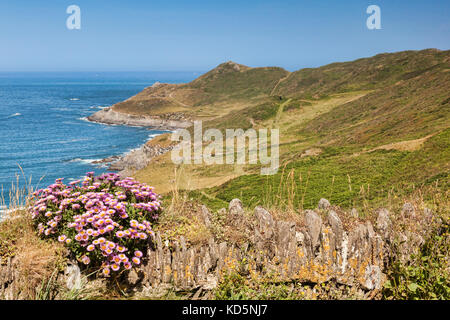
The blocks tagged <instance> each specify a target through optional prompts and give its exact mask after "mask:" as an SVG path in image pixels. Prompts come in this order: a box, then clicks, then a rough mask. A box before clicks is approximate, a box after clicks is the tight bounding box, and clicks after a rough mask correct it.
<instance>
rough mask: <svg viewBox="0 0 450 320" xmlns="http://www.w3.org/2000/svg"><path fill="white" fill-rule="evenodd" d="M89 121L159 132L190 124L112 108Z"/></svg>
mask: <svg viewBox="0 0 450 320" xmlns="http://www.w3.org/2000/svg"><path fill="white" fill-rule="evenodd" d="M87 119H88V120H89V121H92V122H98V123H103V124H110V125H127V126H137V127H151V128H155V129H161V130H176V129H180V128H188V127H190V126H191V125H192V123H191V122H190V121H188V120H184V119H182V118H181V117H178V119H177V120H174V119H171V118H170V117H169V118H161V117H151V116H144V115H133V114H125V113H120V112H117V111H114V110H113V109H112V108H104V109H102V110H100V111H98V112H96V113H94V114H92V115H90V116H89V117H87Z"/></svg>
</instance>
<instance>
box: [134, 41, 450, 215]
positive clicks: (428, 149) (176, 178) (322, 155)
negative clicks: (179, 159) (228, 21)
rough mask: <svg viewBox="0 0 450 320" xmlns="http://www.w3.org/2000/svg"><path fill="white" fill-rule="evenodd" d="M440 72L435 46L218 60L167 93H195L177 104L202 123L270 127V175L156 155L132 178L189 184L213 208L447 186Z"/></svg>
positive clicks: (448, 80)
mask: <svg viewBox="0 0 450 320" xmlns="http://www.w3.org/2000/svg"><path fill="white" fill-rule="evenodd" d="M238 69H239V70H238ZM449 71H450V51H438V50H424V51H417V52H414V51H406V52H399V53H392V54H380V55H377V56H375V57H372V58H365V59H359V60H356V61H352V62H346V63H334V64H331V65H328V66H324V67H320V68H316V69H303V70H299V71H296V72H293V73H287V72H285V71H284V70H282V69H277V68H257V69H252V68H248V67H244V66H240V65H235V64H232V63H226V64H223V65H221V66H219V67H218V68H216V69H214V70H212V71H211V72H208V73H206V74H205V75H203V76H202V77H200V78H199V79H197V80H194V81H193V82H191V83H190V84H186V85H179V86H176V87H174V88H175V89H174V92H178V93H177V94H179V95H180V96H181V93H179V92H183V91H182V90H187V88H189V90H194V89H195V90H200V91H201V92H202V94H201V95H200V98H197V99H198V101H197V102H196V104H195V105H196V106H191V107H186V109H188V110H189V112H190V113H191V115H192V116H193V117H194V118H202V117H203V116H205V115H207V112H206V111H208V112H210V113H211V115H213V114H214V116H210V117H207V119H206V121H204V123H203V127H204V129H207V128H218V129H221V130H224V129H226V128H243V129H248V128H255V129H257V128H279V129H280V158H281V159H280V164H281V168H280V170H279V172H278V173H277V174H276V175H274V176H270V177H267V176H261V175H259V169H260V167H259V165H214V166H206V165H186V166H181V167H175V166H174V165H173V164H172V162H171V160H170V154H165V155H163V156H160V157H158V158H156V159H154V160H153V161H152V162H151V163H150V164H149V166H148V167H147V168H145V169H143V170H141V171H139V172H137V173H136V176H137V178H139V179H141V180H143V181H148V182H150V183H152V184H154V185H155V186H156V187H157V189H159V191H160V192H169V191H170V190H172V189H173V188H174V187H175V186H176V187H177V188H178V189H186V190H195V192H192V193H191V195H192V196H193V197H199V198H200V199H201V200H202V201H204V202H205V203H208V204H209V205H210V206H212V207H213V208H219V207H221V206H225V204H226V203H227V202H229V201H230V200H231V199H232V198H234V197H239V198H241V199H242V200H244V202H245V203H246V204H248V205H249V206H250V207H252V206H254V205H256V204H265V205H274V206H277V205H278V206H290V207H291V208H294V209H295V208H300V207H304V208H309V207H314V206H315V205H316V204H317V201H318V200H319V199H320V198H321V197H328V198H330V200H332V202H333V203H335V204H337V205H340V206H343V207H349V208H350V207H358V208H360V209H361V210H364V208H365V207H367V206H369V205H376V204H378V203H382V202H383V201H386V199H389V197H393V196H400V195H407V194H408V193H409V192H411V191H412V190H414V189H416V188H417V187H420V186H429V185H432V184H434V185H437V186H438V187H439V188H444V190H446V188H447V189H448V186H449V170H450V162H449V160H448V159H450V148H449V146H450V133H449V130H450V129H449V127H450V126H449V124H450V94H449V92H450V72H449ZM262 75H264V76H263V77H262V78H261V76H262ZM276 79H279V80H278V81H277V80H276ZM271 86H272V87H271ZM180 90H181V91H180ZM211 97H214V99H213V100H209V99H211ZM199 101H203V102H199ZM208 101H214V102H211V104H208V103H209V102H208ZM236 101H239V103H237V102H236ZM202 103H205V105H203V104H202ZM199 110H202V111H201V112H200V111H199ZM202 112H203V113H202ZM161 139H168V138H164V137H162V138H161Z"/></svg>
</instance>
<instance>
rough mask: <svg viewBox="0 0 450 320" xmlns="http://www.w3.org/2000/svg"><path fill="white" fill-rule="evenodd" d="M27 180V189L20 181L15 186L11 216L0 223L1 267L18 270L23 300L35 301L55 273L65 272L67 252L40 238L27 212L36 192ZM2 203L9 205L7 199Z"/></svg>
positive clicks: (4, 217) (12, 192)
mask: <svg viewBox="0 0 450 320" xmlns="http://www.w3.org/2000/svg"><path fill="white" fill-rule="evenodd" d="M22 173H23V172H22ZM25 181H26V183H25V187H20V186H19V178H17V181H16V183H15V184H14V183H13V185H12V188H11V191H10V193H9V199H10V201H9V206H8V210H7V214H5V215H4V216H3V217H2V220H1V222H0V267H1V265H5V264H7V263H8V261H10V262H11V263H12V266H13V268H14V270H16V280H17V282H16V284H17V286H18V290H19V293H20V296H21V298H24V299H35V298H36V295H37V293H38V292H37V291H38V290H39V288H40V286H41V285H42V283H44V282H46V281H48V280H49V279H50V278H51V277H52V274H53V273H54V272H55V270H57V271H60V270H62V268H63V266H64V265H65V257H66V256H67V252H66V249H65V248H64V247H63V246H62V245H61V244H59V243H57V242H56V241H51V240H43V239H40V238H39V236H38V235H37V233H36V229H35V227H34V225H33V221H32V219H31V216H30V214H29V213H28V212H27V210H26V208H27V207H28V206H29V195H30V194H31V193H32V192H33V187H32V186H31V178H30V179H29V180H27V179H25ZM2 202H3V203H5V201H4V198H3V197H2Z"/></svg>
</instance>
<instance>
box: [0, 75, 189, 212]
mask: <svg viewBox="0 0 450 320" xmlns="http://www.w3.org/2000/svg"><path fill="white" fill-rule="evenodd" d="M197 76H198V73H197V72H172V71H171V72H0V199H1V198H3V199H4V202H5V203H4V204H3V205H6V206H8V205H9V192H10V190H11V186H12V184H13V183H14V184H16V181H17V179H18V181H19V187H21V188H22V187H25V186H26V181H25V179H27V181H28V182H29V180H30V179H31V186H32V187H33V188H42V187H45V186H47V185H49V184H51V183H53V182H54V180H55V179H57V178H64V179H65V180H64V181H65V182H66V183H69V182H70V181H72V180H76V179H78V178H80V177H82V176H84V174H85V173H86V172H89V171H94V172H95V173H96V174H99V173H102V172H106V171H107V168H106V167H105V166H104V165H103V166H102V165H99V164H94V163H93V162H94V161H96V160H101V159H104V158H107V157H110V156H115V155H122V154H124V153H127V152H129V151H131V150H133V149H135V148H138V147H139V146H141V145H142V144H143V143H144V142H145V141H147V140H148V139H150V138H152V137H154V136H156V135H158V134H161V133H163V132H164V131H161V130H149V129H148V128H142V127H130V126H117V125H104V124H99V123H93V122H89V121H87V120H86V117H87V116H89V115H91V114H93V113H94V112H96V111H98V110H100V109H101V108H104V107H108V106H111V105H113V104H115V103H117V102H120V101H123V100H125V99H128V98H129V97H131V96H133V95H135V94H137V93H138V92H140V91H142V90H143V89H144V88H146V87H148V86H151V85H152V84H154V83H155V82H158V81H159V82H165V83H184V82H189V81H191V80H193V79H195V78H196V77H197ZM22 170H23V173H22ZM0 201H1V200H0ZM4 209H6V208H5V207H0V213H1V211H2V210H4Z"/></svg>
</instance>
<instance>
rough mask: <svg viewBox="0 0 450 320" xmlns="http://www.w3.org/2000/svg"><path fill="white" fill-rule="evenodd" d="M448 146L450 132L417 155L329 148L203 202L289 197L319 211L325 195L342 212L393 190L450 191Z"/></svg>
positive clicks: (237, 182)
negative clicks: (432, 186) (438, 188)
mask: <svg viewBox="0 0 450 320" xmlns="http://www.w3.org/2000/svg"><path fill="white" fill-rule="evenodd" d="M449 145H450V129H447V130H445V131H444V132H442V133H441V134H439V135H436V136H434V137H432V138H430V139H429V140H428V141H427V142H426V143H425V146H424V147H423V149H420V150H417V151H413V152H408V151H403V152H402V151H396V150H390V151H386V150H378V151H374V152H371V153H363V154H361V155H359V156H350V154H348V153H347V154H342V152H345V148H337V147H330V148H325V150H324V153H323V154H321V155H320V156H317V157H309V158H305V159H302V160H299V161H293V162H290V163H288V164H287V165H286V166H285V167H284V168H280V170H279V171H278V173H277V174H276V175H273V176H261V175H259V174H251V175H245V176H241V177H238V178H236V179H233V180H231V181H229V182H227V183H225V184H223V185H221V186H219V187H215V188H210V189H207V190H205V192H206V193H207V194H209V195H211V196H213V199H217V200H214V201H212V200H211V198H207V197H202V201H205V203H208V204H209V205H210V206H211V207H212V208H214V209H217V208H218V207H223V206H224V204H225V203H227V202H229V201H231V200H232V199H233V198H240V199H241V200H242V201H243V202H244V203H245V204H246V205H247V206H248V207H254V206H256V205H267V204H271V203H273V204H276V203H278V204H282V203H283V202H284V203H285V204H286V203H287V200H288V195H289V193H290V194H292V200H293V205H294V207H295V208H314V207H316V206H317V202H318V201H319V199H320V198H323V197H326V198H328V199H329V200H330V201H331V202H332V203H333V204H335V205H339V206H342V207H343V208H351V207H356V208H360V209H361V208H364V207H365V206H368V205H371V206H374V205H377V204H380V205H381V204H383V202H385V201H386V200H387V199H388V197H389V195H390V193H392V192H395V194H396V195H400V194H403V195H406V194H408V193H409V192H411V191H412V190H414V188H416V187H419V186H421V185H429V184H432V183H436V182H437V183H438V184H439V185H440V186H441V187H448V186H449V181H450V179H449V170H450V168H449V163H448V159H450V149H449V148H448V146H449ZM290 172H292V173H291V176H289V177H288V174H289V173H290ZM279 198H282V199H281V200H282V201H281V202H282V203H280V201H279V200H280V199H279ZM264 202H266V203H264Z"/></svg>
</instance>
